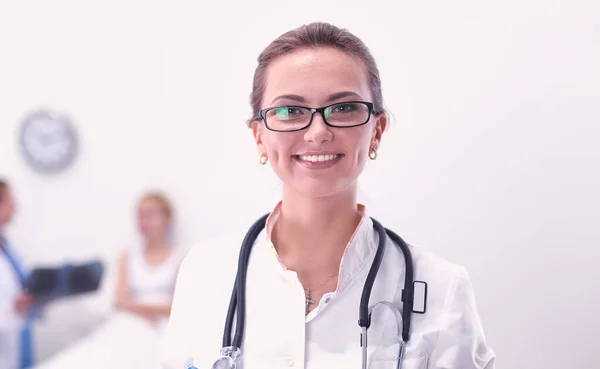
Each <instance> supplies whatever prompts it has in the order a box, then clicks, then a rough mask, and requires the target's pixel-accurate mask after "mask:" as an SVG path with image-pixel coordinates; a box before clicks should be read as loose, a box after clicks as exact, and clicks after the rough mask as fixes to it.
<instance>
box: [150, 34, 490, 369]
mask: <svg viewBox="0 0 600 369" xmlns="http://www.w3.org/2000/svg"><path fill="white" fill-rule="evenodd" d="M251 105H252V109H253V114H252V117H251V119H250V120H249V122H248V123H249V126H250V127H251V128H252V133H253V135H254V138H255V140H256V145H257V148H258V151H259V161H260V163H261V164H266V163H267V162H269V163H270V165H271V167H272V168H273V170H274V171H275V173H276V174H277V176H278V177H279V178H280V179H281V180H282V182H283V195H282V199H281V202H279V203H278V204H277V205H276V206H275V208H274V209H273V210H272V212H271V214H270V216H269V218H268V219H267V221H266V227H265V229H264V231H263V232H262V233H261V234H260V235H259V237H258V238H257V240H256V242H255V244H254V247H253V249H252V252H251V254H250V258H249V262H248V270H247V276H246V281H245V285H246V295H245V296H246V302H245V303H246V310H245V331H244V338H243V345H242V354H241V356H240V357H239V358H238V366H237V368H239V367H242V368H245V369H264V368H306V369H317V368H318V369H321V368H345V369H354V368H356V369H359V368H362V365H363V363H362V354H363V353H362V349H361V346H360V342H359V337H360V332H361V329H360V327H359V326H358V324H357V321H358V306H359V303H360V300H361V293H362V290H363V285H364V283H365V280H366V278H367V273H368V272H369V268H370V266H371V264H372V262H373V259H374V255H375V252H376V249H377V245H378V234H377V232H376V230H375V229H374V228H373V221H372V219H371V218H370V217H369V216H368V213H367V209H366V207H365V206H364V205H362V204H358V203H357V180H358V177H359V175H360V173H361V172H362V170H363V168H364V166H365V162H366V161H367V160H369V158H370V159H371V160H375V159H376V158H377V151H378V149H379V147H380V145H381V138H382V135H383V133H384V132H385V130H386V125H387V117H386V113H385V110H384V108H383V98H382V93H381V81H380V78H379V72H378V69H377V66H376V64H375V61H374V58H373V57H372V55H371V54H370V52H369V51H368V49H367V47H366V46H365V45H364V44H363V43H362V41H361V40H360V39H358V38H357V37H355V36H354V35H353V34H351V33H349V32H348V31H346V30H343V29H340V28H337V27H335V26H333V25H329V24H325V23H313V24H309V25H307V26H303V27H300V28H298V29H295V30H292V31H290V32H287V33H286V34H283V35H282V36H280V37H279V38H277V39H276V40H275V41H273V42H272V43H271V44H270V45H269V46H268V47H267V48H266V49H265V50H264V51H263V52H262V53H261V54H260V56H259V58H258V67H257V69H256V72H255V75H254V83H253V86H252V94H251ZM311 108H324V109H321V110H319V111H316V112H315V111H314V110H313V111H311ZM241 241H242V238H236V239H222V240H215V241H214V242H209V243H203V244H201V245H199V246H198V247H195V248H193V249H192V250H191V251H190V253H189V254H188V255H187V257H186V258H185V259H184V261H183V263H182V266H181V268H180V272H179V277H178V281H177V284H176V289H175V295H174V301H173V306H172V311H171V316H170V321H169V325H168V327H167V330H166V332H165V335H164V337H163V345H162V352H161V357H162V364H163V366H164V367H165V368H166V369H182V368H186V367H187V365H189V364H193V365H194V366H195V367H197V368H200V369H204V368H211V367H212V365H213V364H214V363H215V361H216V360H217V359H219V357H220V354H219V352H220V349H221V347H222V344H223V342H222V337H223V333H224V323H225V320H226V315H227V311H228V307H229V302H230V297H231V291H232V287H233V285H234V280H235V276H236V271H237V269H238V257H237V254H238V252H239V247H240V246H239V245H240V243H241ZM386 247H387V248H386V250H385V258H384V259H383V262H382V264H381V267H380V269H379V272H378V274H377V278H376V280H375V284H374V287H373V289H372V292H371V297H370V301H371V303H373V302H377V301H390V302H392V303H393V304H394V305H396V306H398V307H402V300H401V291H402V287H403V283H404V272H405V267H404V265H405V264H404V263H403V254H402V252H401V251H400V249H399V248H398V247H397V245H395V244H394V243H393V242H392V240H391V239H389V238H388V239H387V246H386ZM410 251H412V257H413V265H414V277H415V280H420V281H426V282H427V285H428V292H427V301H426V313H425V314H412V325H411V332H410V341H409V342H408V344H407V346H406V348H405V352H404V355H403V356H404V360H402V368H403V369H415V368H428V369H442V368H443V369H476V368H477V369H481V368H486V369H492V368H494V365H495V354H494V352H493V351H492V349H491V348H490V347H489V346H488V344H487V342H486V339H485V336H484V331H483V328H482V324H481V321H480V318H479V315H478V312H477V308H476V303H475V298H474V293H473V289H472V287H471V284H470V281H469V276H468V274H467V272H466V270H465V268H464V267H462V266H459V265H455V264H453V263H450V262H448V261H445V260H442V259H440V258H439V257H436V256H434V255H431V254H429V253H427V252H426V251H425V250H423V249H420V248H418V247H412V246H410ZM234 326H235V324H234ZM397 328H398V327H397V324H396V319H395V318H394V316H393V314H391V311H390V310H388V309H376V310H374V311H373V313H372V318H371V325H370V327H369V335H368V337H369V338H368V340H369V342H368V355H367V357H368V359H367V362H368V367H369V368H397V363H398V359H399V350H398V345H399V343H398V342H399V341H398V332H397ZM234 332H235V328H234Z"/></svg>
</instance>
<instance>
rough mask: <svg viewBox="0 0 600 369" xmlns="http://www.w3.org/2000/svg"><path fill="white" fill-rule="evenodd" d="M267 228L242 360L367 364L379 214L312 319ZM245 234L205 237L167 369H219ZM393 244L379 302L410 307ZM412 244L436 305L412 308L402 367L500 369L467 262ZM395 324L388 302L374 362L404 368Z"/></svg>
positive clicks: (190, 259)
mask: <svg viewBox="0 0 600 369" xmlns="http://www.w3.org/2000/svg"><path fill="white" fill-rule="evenodd" d="M274 213H275V212H274ZM268 224H269V223H268ZM267 229H269V228H268V227H267ZM268 233H269V232H268V231H266V232H265V231H263V233H261V235H260V236H259V238H258V240H257V241H256V243H255V246H254V248H253V250H252V254H251V258H250V263H249V267H248V274H247V283H246V285H247V298H246V300H247V301H246V328H245V340H244V344H243V347H242V351H243V368H244V369H264V368H305V369H330V368H344V369H360V368H361V348H360V346H359V337H360V327H359V326H358V306H359V301H360V296H361V293H362V289H363V285H364V281H365V279H366V275H367V273H368V270H369V268H370V265H371V263H372V261H373V257H374V255H375V251H376V248H377V244H378V235H377V233H376V232H375V230H374V228H373V225H372V221H371V220H370V218H368V217H366V216H365V217H363V220H362V222H361V224H360V225H359V227H358V229H357V231H356V233H355V235H354V236H353V239H352V241H351V242H350V244H349V245H348V247H347V250H346V253H345V255H344V258H343V260H342V266H341V269H340V276H339V285H338V290H337V291H336V292H332V293H328V294H326V295H325V296H323V298H322V300H321V301H320V302H319V304H318V307H316V308H315V309H314V310H313V311H312V312H311V313H310V314H309V315H308V316H306V317H305V315H304V307H305V305H304V301H305V300H304V290H303V287H302V285H301V284H300V283H299V281H298V278H297V276H296V273H295V272H293V271H290V270H285V269H284V268H283V267H282V265H281V264H280V263H279V261H278V258H277V256H276V253H275V252H274V248H273V247H272V243H271V242H270V241H269V237H268ZM242 236H243V235H240V236H236V237H233V238H229V237H226V238H222V239H218V240H215V241H212V242H210V243H203V244H199V245H198V246H196V247H194V248H192V250H191V251H190V253H189V254H188V256H187V257H186V258H185V260H184V261H183V263H182V266H181V268H180V273H179V277H178V281H177V285H176V290H175V298H174V302H173V308H172V313H171V318H170V321H169V325H168V327H167V330H166V333H165V335H164V337H163V344H162V347H161V353H160V355H161V358H162V364H163V366H164V368H165V369H182V368H185V367H186V365H187V364H189V363H193V364H194V365H195V366H196V367H198V368H210V367H211V366H212V364H213V363H214V361H215V360H216V359H217V358H218V357H219V350H220V348H221V342H222V337H223V326H224V323H225V317H226V313H227V309H228V306H229V299H230V296H231V291H232V286H233V282H234V278H235V274H236V270H237V263H238V258H237V256H238V250H239V248H240V243H241V240H242ZM387 245H388V246H387V248H386V253H385V258H384V261H383V263H382V265H381V268H380V270H379V274H378V276H377V279H376V282H375V285H374V287H373V290H372V293H371V299H370V303H371V304H373V303H375V302H377V301H382V300H386V301H393V302H394V304H396V305H397V306H400V307H401V306H402V302H401V300H400V294H401V291H402V286H403V284H404V263H403V260H404V259H403V256H402V252H401V251H400V249H399V248H398V247H397V246H396V245H395V244H394V243H393V242H392V241H391V240H390V239H389V238H388V241H387ZM411 251H412V255H413V263H414V269H415V280H422V281H425V282H427V284H428V290H429V291H428V299H427V306H426V307H427V312H426V313H425V314H412V328H411V339H410V341H409V343H408V345H407V350H406V359H405V360H404V363H403V366H402V368H403V369H493V368H494V367H495V354H494V352H493V351H492V349H491V348H490V347H489V346H488V344H487V342H486V339H485V336H484V332H483V328H482V324H481V321H480V318H479V315H478V312H477V308H476V304H475V298H474V292H473V290H472V287H471V284H470V281H469V277H468V274H467V272H466V270H465V268H464V267H462V266H458V265H455V264H452V263H450V262H448V261H445V260H442V259H440V258H438V257H436V256H434V255H432V254H430V253H428V252H426V251H425V250H423V249H421V248H418V247H412V246H411ZM396 329H397V328H396V322H395V320H394V318H393V316H392V315H391V314H390V312H389V311H388V309H386V308H378V309H376V310H375V311H374V312H373V316H372V324H371V327H370V329H369V359H368V360H369V368H372V369H376V368H396V366H395V364H396V359H397V355H398V347H399V346H398V345H397V339H396V337H397V335H396Z"/></svg>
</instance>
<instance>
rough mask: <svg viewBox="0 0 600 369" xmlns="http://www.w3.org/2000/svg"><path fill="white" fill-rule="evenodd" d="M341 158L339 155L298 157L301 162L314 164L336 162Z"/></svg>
mask: <svg viewBox="0 0 600 369" xmlns="http://www.w3.org/2000/svg"><path fill="white" fill-rule="evenodd" d="M339 156H340V155H339V154H333V155H298V157H299V158H300V160H304V161H310V162H313V163H317V162H322V161H329V160H335V159H337V158H338V157H339Z"/></svg>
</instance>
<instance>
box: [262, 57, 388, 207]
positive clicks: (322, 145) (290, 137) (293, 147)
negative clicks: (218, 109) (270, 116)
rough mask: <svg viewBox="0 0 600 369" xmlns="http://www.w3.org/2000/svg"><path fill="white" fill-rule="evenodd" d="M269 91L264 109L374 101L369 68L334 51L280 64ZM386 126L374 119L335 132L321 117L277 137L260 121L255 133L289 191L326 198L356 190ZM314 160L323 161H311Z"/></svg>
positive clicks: (270, 73)
mask: <svg viewBox="0 0 600 369" xmlns="http://www.w3.org/2000/svg"><path fill="white" fill-rule="evenodd" d="M265 87H266V88H265V93H264V96H263V100H262V104H261V108H262V109H264V108H268V107H273V106H287V105H297V106H298V105H299V106H305V107H310V108H318V107H323V106H327V105H330V104H333V103H338V102H344V101H367V102H372V96H371V92H370V88H369V84H368V75H367V72H366V69H365V67H364V64H363V63H362V62H361V61H360V60H359V59H356V58H355V57H352V56H350V55H349V54H347V53H344V52H342V51H339V50H336V49H333V48H319V49H301V50H298V51H295V52H293V53H290V54H287V55H284V56H281V57H279V58H277V59H275V60H274V61H273V62H272V63H271V65H270V66H269V68H268V70H267V73H266V86H265ZM386 124H387V121H386V117H385V115H383V114H381V115H378V116H373V115H372V116H371V118H370V120H369V122H368V123H367V124H365V125H362V126H358V127H351V128H337V127H336V128H333V127H329V126H327V125H326V124H325V122H324V121H323V117H322V116H321V115H320V114H318V113H316V114H315V115H314V116H313V120H312V124H311V125H310V126H309V127H307V128H305V129H303V130H301V131H296V132H273V131H270V130H268V129H267V128H266V127H265V125H264V122H262V121H255V122H254V123H253V126H252V129H253V133H254V137H255V139H256V143H257V145H258V150H259V152H260V153H265V154H266V155H267V157H268V159H269V162H270V164H271V166H272V168H273V170H274V171H275V173H276V174H277V176H278V177H279V178H280V179H281V180H282V181H283V182H284V184H285V185H286V186H289V187H291V188H292V189H293V190H294V191H295V192H298V193H301V194H303V195H306V196H310V197H325V196H330V195H334V194H336V193H339V192H341V191H344V190H346V189H348V188H350V187H351V186H355V184H356V181H357V179H358V176H359V175H360V173H361V172H362V170H363V168H364V166H365V162H366V160H367V158H368V154H369V151H370V149H375V150H376V149H378V147H379V142H380V140H381V135H382V132H383V131H384V130H385V126H386ZM317 155H318V156H319V157H317ZM315 159H317V160H319V162H318V163H314V162H312V161H314V160H315ZM328 159H329V160H328ZM323 160H324V161H323Z"/></svg>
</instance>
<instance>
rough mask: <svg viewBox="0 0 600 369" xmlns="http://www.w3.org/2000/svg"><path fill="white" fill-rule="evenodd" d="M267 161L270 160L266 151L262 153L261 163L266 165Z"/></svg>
mask: <svg viewBox="0 0 600 369" xmlns="http://www.w3.org/2000/svg"><path fill="white" fill-rule="evenodd" d="M267 161H269V158H268V157H267V154H265V153H262V154H260V163H261V164H262V165H265V164H267Z"/></svg>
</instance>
